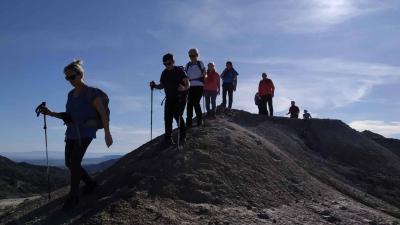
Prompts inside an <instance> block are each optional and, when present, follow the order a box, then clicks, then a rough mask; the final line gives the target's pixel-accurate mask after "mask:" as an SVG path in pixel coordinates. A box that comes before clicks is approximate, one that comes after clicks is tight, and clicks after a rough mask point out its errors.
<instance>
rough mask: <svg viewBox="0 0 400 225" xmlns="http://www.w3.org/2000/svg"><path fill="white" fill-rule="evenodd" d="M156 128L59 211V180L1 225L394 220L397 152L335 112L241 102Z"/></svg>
mask: <svg viewBox="0 0 400 225" xmlns="http://www.w3.org/2000/svg"><path fill="white" fill-rule="evenodd" d="M162 138H163V137H162V136H161V137H158V138H156V139H154V140H153V141H151V142H149V143H146V144H145V145H143V146H141V147H139V148H138V149H136V150H135V151H132V152H131V153H129V154H127V155H125V156H124V157H123V158H121V159H120V160H119V161H118V162H117V163H115V164H114V165H113V166H111V167H110V168H109V169H107V170H105V171H104V172H102V173H100V174H99V175H98V176H97V180H98V181H99V182H100V183H101V187H100V188H99V189H98V191H97V192H96V193H95V194H93V195H90V196H86V197H83V198H82V199H81V202H80V204H79V206H78V208H77V209H76V210H75V211H73V212H69V213H65V212H62V211H61V210H60V208H61V203H62V201H63V198H64V195H65V193H66V188H64V189H60V190H58V191H57V192H56V193H54V194H55V195H56V196H58V197H57V198H56V199H54V200H53V201H51V202H49V203H47V202H46V201H45V199H39V200H35V201H29V202H26V203H24V204H23V205H22V206H21V207H19V208H18V209H17V210H15V211H13V212H9V213H8V214H7V215H5V216H2V217H0V220H1V222H2V223H4V224H332V223H335V224H400V220H399V218H400V210H399V208H400V203H399V202H400V201H399V200H400V199H399V198H400V194H399V193H400V192H399V191H400V190H399V189H400V177H399V175H400V158H399V157H398V156H397V155H396V154H394V153H393V152H392V151H391V150H388V149H387V148H385V147H383V146H382V145H379V144H378V143H377V142H375V141H373V140H371V139H370V138H368V137H365V136H364V135H362V134H361V133H359V132H357V131H355V130H353V129H351V128H350V127H348V126H347V125H346V124H344V123H342V122H340V121H336V120H319V119H313V120H310V121H302V120H290V119H287V118H273V119H270V118H267V117H264V116H259V115H252V114H249V113H247V112H243V111H233V113H231V114H229V115H219V117H218V119H216V120H210V121H207V123H206V126H205V127H195V128H192V129H191V130H190V131H189V133H188V141H187V144H186V145H185V147H184V149H183V150H178V149H177V148H176V147H169V148H166V149H164V148H162V146H161V145H160V142H161V140H162Z"/></svg>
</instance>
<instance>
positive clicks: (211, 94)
mask: <svg viewBox="0 0 400 225" xmlns="http://www.w3.org/2000/svg"><path fill="white" fill-rule="evenodd" d="M217 95H218V92H217V91H204V97H205V98H206V109H207V114H208V113H214V114H215V109H216V107H217V106H216V105H217V104H216V99H217ZM210 103H211V108H210Z"/></svg>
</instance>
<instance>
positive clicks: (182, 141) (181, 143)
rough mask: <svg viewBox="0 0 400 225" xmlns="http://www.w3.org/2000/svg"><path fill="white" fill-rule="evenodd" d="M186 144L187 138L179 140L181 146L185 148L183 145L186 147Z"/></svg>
mask: <svg viewBox="0 0 400 225" xmlns="http://www.w3.org/2000/svg"><path fill="white" fill-rule="evenodd" d="M185 144H186V138H185V137H183V138H181V139H180V140H179V146H181V147H182V146H183V145H185ZM179 146H178V147H179Z"/></svg>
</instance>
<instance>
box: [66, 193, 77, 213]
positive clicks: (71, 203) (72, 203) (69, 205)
mask: <svg viewBox="0 0 400 225" xmlns="http://www.w3.org/2000/svg"><path fill="white" fill-rule="evenodd" d="M78 203H79V198H78V197H76V196H68V198H67V199H66V200H65V202H64V204H63V206H62V210H63V211H72V210H73V209H74V208H75V207H76V206H77V205H78Z"/></svg>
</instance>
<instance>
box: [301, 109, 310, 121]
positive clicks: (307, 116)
mask: <svg viewBox="0 0 400 225" xmlns="http://www.w3.org/2000/svg"><path fill="white" fill-rule="evenodd" d="M303 119H304V120H309V119H312V117H311V114H310V113H309V112H308V111H307V110H306V109H305V110H304V113H303Z"/></svg>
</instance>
